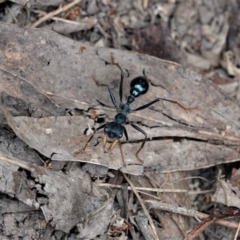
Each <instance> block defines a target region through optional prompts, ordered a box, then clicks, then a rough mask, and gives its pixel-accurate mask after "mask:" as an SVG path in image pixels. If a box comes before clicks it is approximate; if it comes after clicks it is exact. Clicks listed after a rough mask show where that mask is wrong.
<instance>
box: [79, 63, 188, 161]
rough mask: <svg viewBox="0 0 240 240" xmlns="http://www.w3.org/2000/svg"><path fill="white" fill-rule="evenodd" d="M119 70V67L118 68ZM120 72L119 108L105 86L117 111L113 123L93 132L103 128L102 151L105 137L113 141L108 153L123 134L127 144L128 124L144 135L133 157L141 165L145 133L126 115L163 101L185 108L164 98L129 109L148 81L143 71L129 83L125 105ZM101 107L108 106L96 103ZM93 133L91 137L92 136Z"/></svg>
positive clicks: (146, 86) (105, 140) (110, 91)
mask: <svg viewBox="0 0 240 240" xmlns="http://www.w3.org/2000/svg"><path fill="white" fill-rule="evenodd" d="M119 68H120V67H119ZM120 70H121V79H120V85H119V99H120V104H119V106H118V105H117V102H116V99H115V96H114V94H113V91H112V89H111V88H110V87H109V86H108V85H107V88H108V92H109V95H110V98H111V101H112V103H113V105H114V108H115V109H116V111H117V114H116V115H115V118H114V121H112V122H107V123H105V124H103V125H101V126H100V127H98V128H96V129H95V130H94V133H95V132H97V131H98V130H100V129H102V128H104V133H105V134H104V139H103V149H105V146H106V142H107V137H108V138H110V139H113V140H114V141H113V142H112V143H111V145H110V147H109V149H108V151H111V150H112V149H113V148H114V147H115V145H116V144H117V143H119V144H120V141H119V139H120V138H122V136H123V134H124V136H125V138H126V141H127V142H128V141H129V139H128V133H127V130H126V128H125V125H127V124H129V125H130V126H132V127H133V128H134V129H135V130H137V131H139V132H140V133H142V134H143V135H144V140H143V141H142V144H141V146H140V148H139V149H138V151H137V152H136V154H135V156H136V158H137V159H138V161H140V162H141V163H143V160H142V159H140V158H139V156H138V154H139V153H140V151H141V150H142V148H143V147H144V145H145V142H146V140H147V133H146V132H144V131H143V130H142V129H141V128H140V127H138V126H137V125H135V124H134V123H133V122H131V121H129V119H128V114H130V113H132V112H137V111H140V110H143V109H145V108H148V107H149V106H151V105H153V104H154V103H156V102H158V101H160V100H163V101H168V102H171V103H176V104H178V105H180V106H181V107H182V108H184V109H185V107H183V106H182V105H181V104H179V103H178V102H176V101H174V100H170V99H166V98H157V99H155V100H153V101H151V102H149V103H147V104H145V105H143V106H141V107H138V108H136V109H131V107H130V105H131V103H133V102H134V101H135V98H138V97H139V96H141V95H143V94H146V93H147V92H148V89H149V83H148V79H147V77H146V75H145V72H144V71H143V75H144V76H138V77H136V78H134V79H133V80H132V81H131V83H130V95H129V96H127V101H126V103H123V102H122V96H123V79H124V72H123V70H122V69H121V68H120ZM98 102H99V103H100V104H101V105H103V106H107V107H110V108H111V106H108V105H106V104H104V103H102V102H100V101H98ZM94 133H93V135H94ZM93 135H92V136H91V137H90V138H89V139H88V141H87V143H86V145H85V146H84V148H83V149H82V152H83V151H84V150H85V149H86V147H87V145H88V143H89V142H90V141H91V139H92V137H93ZM120 149H121V145H120ZM121 154H122V150H121ZM122 159H123V164H124V165H126V164H125V162H124V158H123V154H122Z"/></svg>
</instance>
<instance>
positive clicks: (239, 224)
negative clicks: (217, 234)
mask: <svg viewBox="0 0 240 240" xmlns="http://www.w3.org/2000/svg"><path fill="white" fill-rule="evenodd" d="M239 230H240V221H239V223H238V228H237V231H236V233H235V236H234V240H237V237H238V233H239Z"/></svg>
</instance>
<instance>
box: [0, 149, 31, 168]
mask: <svg viewBox="0 0 240 240" xmlns="http://www.w3.org/2000/svg"><path fill="white" fill-rule="evenodd" d="M0 160H2V161H4V162H7V163H10V164H13V165H15V166H18V167H20V168H23V169H26V170H28V171H30V172H35V168H34V167H31V166H30V164H28V163H25V162H24V161H21V160H19V159H17V158H14V157H10V156H7V155H5V154H3V153H2V152H0Z"/></svg>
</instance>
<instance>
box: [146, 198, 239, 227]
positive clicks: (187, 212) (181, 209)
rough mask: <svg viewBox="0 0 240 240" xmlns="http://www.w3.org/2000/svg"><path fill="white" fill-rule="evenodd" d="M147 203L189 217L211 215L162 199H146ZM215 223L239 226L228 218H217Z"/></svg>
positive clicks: (152, 206)
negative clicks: (227, 219) (161, 200)
mask: <svg viewBox="0 0 240 240" xmlns="http://www.w3.org/2000/svg"><path fill="white" fill-rule="evenodd" d="M145 203H146V204H148V206H149V207H151V208H154V209H160V210H164V211H169V212H173V213H177V214H182V215H185V216H189V217H195V218H199V219H205V218H208V217H210V215H208V214H205V213H201V212H198V211H196V210H193V209H187V208H185V207H177V206H173V205H172V204H168V203H163V202H160V201H155V200H146V201H145ZM215 223H217V224H220V225H223V226H226V227H230V228H238V224H237V223H236V222H229V221H226V220H217V221H216V222H215Z"/></svg>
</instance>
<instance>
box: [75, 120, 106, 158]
mask: <svg viewBox="0 0 240 240" xmlns="http://www.w3.org/2000/svg"><path fill="white" fill-rule="evenodd" d="M106 125H107V123H105V124H103V125H102V126H100V127H98V128H96V129H95V130H94V132H93V133H92V136H91V137H90V138H89V139H88V140H87V143H86V144H85V146H84V147H83V149H81V150H79V151H77V152H75V153H74V155H77V154H79V153H83V152H84V151H85V149H86V148H87V146H88V144H89V142H90V141H91V140H92V138H93V136H94V134H95V133H96V132H97V131H98V130H100V129H102V128H104V127H105V126H106Z"/></svg>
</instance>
